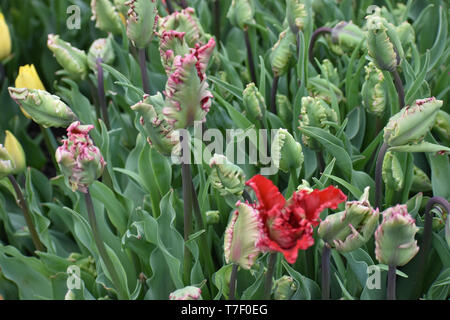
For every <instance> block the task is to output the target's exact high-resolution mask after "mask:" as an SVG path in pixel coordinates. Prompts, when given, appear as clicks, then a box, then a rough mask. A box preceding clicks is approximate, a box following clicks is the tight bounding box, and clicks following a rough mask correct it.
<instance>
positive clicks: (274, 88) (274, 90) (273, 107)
mask: <svg viewBox="0 0 450 320" xmlns="http://www.w3.org/2000/svg"><path fill="white" fill-rule="evenodd" d="M279 80H280V76H278V75H275V76H274V77H273V81H272V91H271V93H270V111H271V112H272V113H273V114H277V105H276V102H277V100H276V99H277V91H278V82H279Z"/></svg>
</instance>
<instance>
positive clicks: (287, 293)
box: [274, 276, 298, 300]
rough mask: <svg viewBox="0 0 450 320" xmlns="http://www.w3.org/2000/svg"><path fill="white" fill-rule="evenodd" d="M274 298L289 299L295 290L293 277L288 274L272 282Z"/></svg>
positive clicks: (295, 285)
mask: <svg viewBox="0 0 450 320" xmlns="http://www.w3.org/2000/svg"><path fill="white" fill-rule="evenodd" d="M274 287H275V290H274V299H275V300H290V299H291V297H292V296H293V295H294V293H295V292H296V291H297V289H298V288H297V284H296V283H295V281H294V279H293V278H292V277H289V276H282V277H281V278H280V279H278V280H276V281H275V283H274Z"/></svg>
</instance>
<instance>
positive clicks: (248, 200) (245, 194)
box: [242, 189, 253, 203]
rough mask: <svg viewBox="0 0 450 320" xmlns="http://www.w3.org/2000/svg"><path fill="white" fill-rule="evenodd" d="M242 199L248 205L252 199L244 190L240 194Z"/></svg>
mask: <svg viewBox="0 0 450 320" xmlns="http://www.w3.org/2000/svg"><path fill="white" fill-rule="evenodd" d="M242 197H243V198H244V200H245V201H247V202H248V203H252V202H253V200H252V197H251V196H250V194H249V193H248V191H247V190H245V189H244V191H243V192H242Z"/></svg>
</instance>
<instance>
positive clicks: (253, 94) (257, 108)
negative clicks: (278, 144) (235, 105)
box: [242, 82, 266, 120]
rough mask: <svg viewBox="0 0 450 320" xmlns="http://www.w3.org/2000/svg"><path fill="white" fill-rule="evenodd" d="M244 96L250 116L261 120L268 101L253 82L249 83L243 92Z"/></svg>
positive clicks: (245, 105)
mask: <svg viewBox="0 0 450 320" xmlns="http://www.w3.org/2000/svg"><path fill="white" fill-rule="evenodd" d="M242 98H243V101H244V108H245V110H246V111H247V114H248V115H249V116H250V118H251V119H254V120H261V119H262V117H263V112H265V110H266V102H265V101H264V97H263V96H262V95H261V93H260V92H259V91H258V88H257V87H256V85H255V84H254V83H253V82H251V83H249V84H248V85H247V87H246V88H245V90H244V92H243V93H242Z"/></svg>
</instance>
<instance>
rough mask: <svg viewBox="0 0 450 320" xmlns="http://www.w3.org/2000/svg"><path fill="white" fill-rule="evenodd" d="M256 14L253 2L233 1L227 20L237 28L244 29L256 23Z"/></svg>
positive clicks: (250, 0) (246, 0)
mask: <svg viewBox="0 0 450 320" xmlns="http://www.w3.org/2000/svg"><path fill="white" fill-rule="evenodd" d="M254 14H255V9H254V4H253V1H252V0H233V1H232V2H231V5H230V8H229V9H228V13H227V18H228V20H230V23H231V24H232V25H234V26H235V27H238V28H240V29H244V28H246V27H247V25H249V24H253V23H255V20H254V19H253V16H254Z"/></svg>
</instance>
